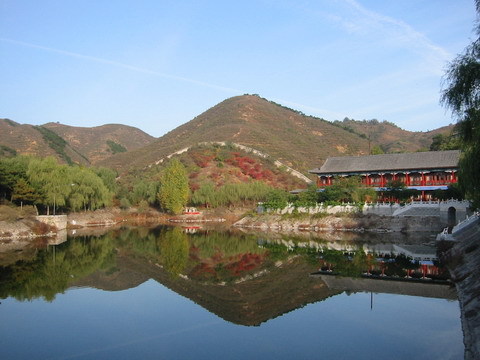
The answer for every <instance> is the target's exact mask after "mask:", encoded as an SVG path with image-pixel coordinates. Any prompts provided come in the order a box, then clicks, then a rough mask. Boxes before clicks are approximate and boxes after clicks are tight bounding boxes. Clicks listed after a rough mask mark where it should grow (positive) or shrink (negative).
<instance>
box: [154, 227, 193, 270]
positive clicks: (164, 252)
mask: <svg viewBox="0 0 480 360" xmlns="http://www.w3.org/2000/svg"><path fill="white" fill-rule="evenodd" d="M189 250H190V244H189V242H188V238H187V235H186V234H185V233H184V232H183V231H182V229H181V228H178V227H174V228H172V229H170V230H168V231H166V232H165V233H164V234H163V236H162V237H161V239H160V256H161V259H162V263H163V266H164V268H165V270H167V271H168V272H169V273H170V274H172V275H175V276H176V275H179V274H181V273H183V272H184V271H185V269H186V267H187V262H188V254H189Z"/></svg>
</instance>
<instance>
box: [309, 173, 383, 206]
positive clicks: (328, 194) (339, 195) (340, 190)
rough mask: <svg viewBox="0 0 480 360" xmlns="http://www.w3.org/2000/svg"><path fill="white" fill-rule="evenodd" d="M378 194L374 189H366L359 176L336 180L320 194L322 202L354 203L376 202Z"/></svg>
mask: <svg viewBox="0 0 480 360" xmlns="http://www.w3.org/2000/svg"><path fill="white" fill-rule="evenodd" d="M376 197H377V194H376V192H375V190H374V189H372V188H370V187H366V186H364V185H363V184H362V183H361V179H360V178H359V177H357V176H352V177H345V178H336V179H335V181H334V184H333V185H331V186H328V187H326V188H325V190H324V191H322V192H321V193H320V194H319V200H320V201H321V202H331V201H337V202H338V201H339V202H354V203H363V202H365V201H374V200H375V199H376Z"/></svg>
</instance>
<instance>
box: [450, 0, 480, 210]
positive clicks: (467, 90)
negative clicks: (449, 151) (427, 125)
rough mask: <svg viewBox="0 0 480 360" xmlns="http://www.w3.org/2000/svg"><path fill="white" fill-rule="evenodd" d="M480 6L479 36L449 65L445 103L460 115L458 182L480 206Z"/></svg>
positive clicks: (478, 0) (479, 1)
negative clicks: (460, 148) (460, 154)
mask: <svg viewBox="0 0 480 360" xmlns="http://www.w3.org/2000/svg"><path fill="white" fill-rule="evenodd" d="M475 5H476V10H477V24H478V25H477V27H476V29H475V33H476V39H475V40H474V41H473V42H472V43H471V44H470V45H469V46H467V48H466V49H465V50H464V52H463V53H462V54H460V55H458V56H457V57H456V58H455V60H453V61H452V62H451V63H450V64H449V66H448V69H447V72H446V74H445V78H444V89H443V90H442V97H441V101H442V103H443V104H444V105H445V106H446V107H447V108H449V109H450V110H451V111H452V113H453V115H454V117H456V118H457V121H458V123H457V130H458V136H459V138H460V141H461V147H462V156H461V158H460V163H459V185H460V187H461V189H462V190H463V192H464V193H465V196H466V197H467V198H468V199H470V200H472V202H473V207H474V208H479V207H480V180H479V179H480V161H478V159H480V141H479V139H480V21H479V20H480V0H475Z"/></svg>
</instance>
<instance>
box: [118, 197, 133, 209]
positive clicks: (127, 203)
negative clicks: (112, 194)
mask: <svg viewBox="0 0 480 360" xmlns="http://www.w3.org/2000/svg"><path fill="white" fill-rule="evenodd" d="M131 207H132V204H131V203H130V200H128V199H127V198H121V199H120V208H121V209H123V210H127V209H129V208H131Z"/></svg>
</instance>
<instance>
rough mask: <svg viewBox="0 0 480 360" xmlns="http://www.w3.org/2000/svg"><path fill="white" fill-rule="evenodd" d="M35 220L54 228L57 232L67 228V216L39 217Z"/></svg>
mask: <svg viewBox="0 0 480 360" xmlns="http://www.w3.org/2000/svg"><path fill="white" fill-rule="evenodd" d="M36 219H37V220H38V221H40V222H43V223H45V224H47V225H50V226H55V227H56V228H57V229H58V230H63V229H66V228H67V215H39V216H36Z"/></svg>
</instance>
